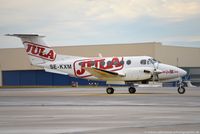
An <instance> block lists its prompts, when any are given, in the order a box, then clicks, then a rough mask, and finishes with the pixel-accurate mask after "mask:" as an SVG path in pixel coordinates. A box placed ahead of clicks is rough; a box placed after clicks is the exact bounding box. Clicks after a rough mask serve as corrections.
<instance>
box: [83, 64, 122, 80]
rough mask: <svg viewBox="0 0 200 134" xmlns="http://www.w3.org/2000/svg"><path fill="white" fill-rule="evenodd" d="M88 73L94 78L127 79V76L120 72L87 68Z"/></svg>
mask: <svg viewBox="0 0 200 134" xmlns="http://www.w3.org/2000/svg"><path fill="white" fill-rule="evenodd" d="M85 70H86V71H88V72H89V73H91V74H92V75H93V76H95V77H98V78H100V79H102V78H116V77H125V74H121V73H118V72H112V71H107V70H103V69H99V68H89V67H88V68H85Z"/></svg>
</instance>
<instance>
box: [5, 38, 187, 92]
mask: <svg viewBox="0 0 200 134" xmlns="http://www.w3.org/2000/svg"><path fill="white" fill-rule="evenodd" d="M7 36H15V37H19V38H20V39H21V40H22V42H23V44H24V46H25V49H26V53H27V54H28V56H29V59H30V62H31V64H32V65H33V66H38V67H41V68H44V69H45V71H47V72H51V73H58V74H64V75H70V76H73V77H79V78H84V79H90V80H103V81H107V84H108V85H109V84H128V85H129V89H128V90H129V93H131V94H132V93H135V92H136V89H135V87H134V83H136V82H140V83H148V82H149V81H159V82H170V81H178V80H181V77H183V76H185V75H186V71H184V70H182V69H180V68H178V67H175V66H171V65H167V64H163V63H159V62H158V61H156V60H155V59H153V58H152V57H149V56H129V57H127V56H126V57H101V56H100V57H77V56H69V55H59V54H56V52H55V51H54V50H53V49H52V48H50V47H48V46H47V45H46V44H45V43H44V42H43V40H42V38H43V37H44V36H40V35H36V34H7ZM106 92H107V93H108V94H113V93H114V89H113V88H112V87H111V86H108V87H107V89H106ZM178 93H180V94H184V93H185V88H184V86H183V85H182V84H180V86H179V87H178Z"/></svg>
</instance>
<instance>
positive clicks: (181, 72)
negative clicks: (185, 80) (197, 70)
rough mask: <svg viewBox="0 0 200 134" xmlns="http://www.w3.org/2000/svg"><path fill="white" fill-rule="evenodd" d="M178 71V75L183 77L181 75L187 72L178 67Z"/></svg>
mask: <svg viewBox="0 0 200 134" xmlns="http://www.w3.org/2000/svg"><path fill="white" fill-rule="evenodd" d="M178 73H179V75H180V76H181V77H183V76H185V75H186V74H187V72H186V71H185V70H183V69H180V68H179V69H178Z"/></svg>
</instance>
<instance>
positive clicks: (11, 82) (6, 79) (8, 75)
mask: <svg viewBox="0 0 200 134" xmlns="http://www.w3.org/2000/svg"><path fill="white" fill-rule="evenodd" d="M2 78H3V85H4V86H17V85H20V73H19V71H3V72H2Z"/></svg>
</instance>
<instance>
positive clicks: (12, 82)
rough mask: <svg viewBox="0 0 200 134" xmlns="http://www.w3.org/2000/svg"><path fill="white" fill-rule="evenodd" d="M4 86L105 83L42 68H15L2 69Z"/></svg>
mask: <svg viewBox="0 0 200 134" xmlns="http://www.w3.org/2000/svg"><path fill="white" fill-rule="evenodd" d="M2 76H3V85H4V86H65V85H71V84H72V82H78V84H79V85H89V83H92V84H93V85H94V83H97V85H101V86H103V85H106V83H105V82H104V81H90V80H86V79H80V78H74V77H70V76H68V75H61V74H54V73H48V72H45V71H44V70H17V71H3V72H2Z"/></svg>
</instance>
